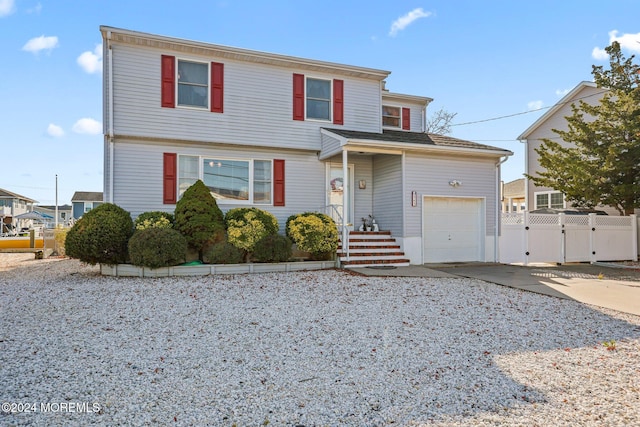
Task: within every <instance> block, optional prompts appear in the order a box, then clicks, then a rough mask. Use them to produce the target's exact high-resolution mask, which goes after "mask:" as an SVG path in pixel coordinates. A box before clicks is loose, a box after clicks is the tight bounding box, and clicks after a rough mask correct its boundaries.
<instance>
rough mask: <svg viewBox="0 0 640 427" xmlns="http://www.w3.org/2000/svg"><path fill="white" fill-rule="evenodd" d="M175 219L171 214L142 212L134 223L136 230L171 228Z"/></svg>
mask: <svg viewBox="0 0 640 427" xmlns="http://www.w3.org/2000/svg"><path fill="white" fill-rule="evenodd" d="M174 220H175V218H174V216H173V214H170V213H169V212H162V211H151V212H143V213H141V214H140V215H138V217H137V218H136V220H135V221H134V226H135V228H136V230H144V229H145V228H152V227H153V228H172V227H173V222H174Z"/></svg>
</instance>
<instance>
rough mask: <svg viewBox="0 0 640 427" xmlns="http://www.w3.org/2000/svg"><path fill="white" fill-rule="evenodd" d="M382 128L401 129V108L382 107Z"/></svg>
mask: <svg viewBox="0 0 640 427" xmlns="http://www.w3.org/2000/svg"><path fill="white" fill-rule="evenodd" d="M382 126H386V127H393V128H400V107H392V106H389V105H383V106H382Z"/></svg>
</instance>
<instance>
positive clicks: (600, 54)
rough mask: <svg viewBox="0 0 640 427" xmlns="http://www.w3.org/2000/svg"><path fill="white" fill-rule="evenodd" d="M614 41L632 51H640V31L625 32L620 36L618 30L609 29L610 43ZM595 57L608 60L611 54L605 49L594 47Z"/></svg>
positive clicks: (592, 54)
mask: <svg viewBox="0 0 640 427" xmlns="http://www.w3.org/2000/svg"><path fill="white" fill-rule="evenodd" d="M613 42H618V43H620V47H621V48H622V49H625V50H630V51H631V52H635V53H640V33H637V34H629V33H625V34H622V35H621V36H618V30H613V31H609V45H611V43H613ZM591 56H592V57H593V59H597V60H599V61H606V60H607V59H609V54H607V52H606V51H605V50H604V49H601V48H599V47H594V48H593V51H592V52H591Z"/></svg>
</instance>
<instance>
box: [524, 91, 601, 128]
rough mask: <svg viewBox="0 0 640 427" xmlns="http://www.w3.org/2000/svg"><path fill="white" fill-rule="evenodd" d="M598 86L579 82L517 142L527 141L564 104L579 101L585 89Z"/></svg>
mask: <svg viewBox="0 0 640 427" xmlns="http://www.w3.org/2000/svg"><path fill="white" fill-rule="evenodd" d="M597 87H598V86H597V85H596V84H595V83H594V82H588V81H583V82H580V83H579V84H578V85H577V86H576V87H574V88H573V89H571V90H570V91H569V93H567V94H566V95H565V96H563V97H562V99H561V100H560V101H558V102H557V103H556V104H555V105H554V106H553V107H551V108H549V109H548V110H547V112H545V113H544V114H543V115H542V116H540V118H538V120H536V121H535V122H533V124H532V125H531V126H529V127H528V128H527V130H525V131H524V132H522V133H521V134H520V135H519V136H518V138H516V139H518V140H524V139H527V138H528V137H529V136H530V135H531V134H532V133H533V132H534V131H535V130H536V129H538V128H539V127H540V126H542V125H543V124H544V123H545V122H546V121H547V120H549V119H551V118H552V117H553V116H554V115H555V114H556V113H557V112H558V110H560V108H562V107H563V106H565V105H566V104H572V103H574V102H576V101H578V100H579V99H581V96H580V95H581V94H582V92H583V91H584V90H585V89H587V88H597ZM604 92H606V89H603V90H602V93H604Z"/></svg>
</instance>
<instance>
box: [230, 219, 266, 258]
mask: <svg viewBox="0 0 640 427" xmlns="http://www.w3.org/2000/svg"><path fill="white" fill-rule="evenodd" d="M225 222H226V225H227V238H228V241H229V243H231V244H232V245H234V246H236V247H238V248H240V249H242V250H244V251H245V259H247V258H248V257H249V256H250V254H251V253H252V252H253V251H254V248H255V245H256V243H258V241H260V240H261V239H262V238H264V237H265V236H268V235H270V234H276V233H277V232H278V220H277V219H276V217H275V216H273V215H272V214H271V213H269V212H267V211H264V210H262V209H258V208H235V209H231V210H229V211H228V212H227V214H226V216H225Z"/></svg>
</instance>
